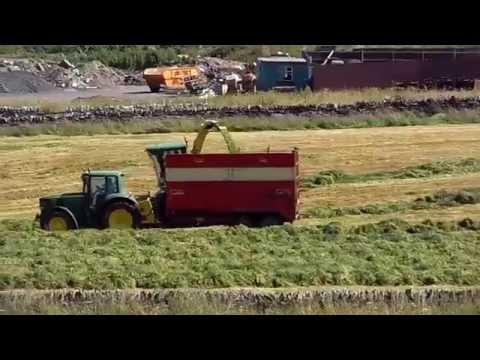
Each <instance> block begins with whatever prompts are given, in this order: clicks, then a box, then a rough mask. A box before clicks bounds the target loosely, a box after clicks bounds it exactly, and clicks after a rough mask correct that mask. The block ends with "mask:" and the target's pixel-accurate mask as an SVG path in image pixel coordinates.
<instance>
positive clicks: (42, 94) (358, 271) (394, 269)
mask: <svg viewBox="0 0 480 360" xmlns="http://www.w3.org/2000/svg"><path fill="white" fill-rule="evenodd" d="M445 51H446V50H445ZM446 52H447V55H444V56H446V57H447V58H448V59H450V56H451V57H452V58H453V57H454V60H455V61H459V62H458V63H456V64H457V65H458V64H461V62H462V61H466V62H469V63H472V62H474V60H472V59H471V58H468V56H473V55H472V53H473V54H475V51H473V50H469V53H468V54H466V53H465V52H463V53H462V51H453V50H448V51H446ZM392 53H394V52H393V51H390V52H389V53H388V54H385V53H381V52H380V51H379V50H378V49H377V50H375V51H373V50H371V51H370V52H364V53H363V54H362V53H359V52H353V53H352V52H350V53H349V54H350V55H349V56H347V55H345V53H342V52H339V53H338V54H336V56H334V55H335V54H334V53H332V52H331V50H321V51H320V50H317V51H316V52H308V54H306V56H305V57H306V59H305V61H297V60H294V61H293V62H294V63H295V64H297V65H295V66H300V67H302V66H304V65H305V66H306V65H307V64H314V69H317V70H314V71H313V72H310V74H313V75H315V74H319V73H321V72H322V71H331V72H332V74H333V73H334V72H341V71H351V70H333V68H332V70H328V69H327V70H318V68H317V67H319V66H323V67H328V66H331V67H342V66H359V65H362V64H359V63H358V60H363V61H365V62H366V63H368V64H367V66H368V67H373V66H374V64H375V61H377V62H378V57H379V56H380V57H382V58H387V59H386V60H387V62H388V63H389V65H388V66H389V67H390V68H392V66H394V65H393V64H394V61H393V60H395V61H397V62H398V60H399V57H400V56H401V54H402V53H401V52H395V54H394V55H392ZM407 53H408V52H403V56H404V57H405V59H404V60H405V61H406V60H407V58H408V57H409V56H410V60H412V61H414V62H415V61H416V62H418V63H416V64H417V65H413V64H412V63H411V62H410V65H402V66H406V67H408V66H410V69H413V67H414V66H419V67H422V69H423V70H422V71H423V73H424V74H425V73H427V72H428V71H430V70H425V68H426V67H428V61H430V60H431V59H430V60H429V56H431V53H428V52H423V53H422V52H418V51H417V52H416V53H417V54H418V53H420V54H422V55H421V56H420V58H415V56H413V55H411V53H408V54H410V55H409V56H407V55H405V54H407ZM351 54H355V56H351ZM372 54H374V55H375V56H373V55H372ZM429 54H430V55H429ZM462 54H463V55H462ZM387 55H389V56H394V58H388V56H387ZM282 56H285V55H280V59H279V55H278V54H273V60H274V61H269V60H268V57H266V56H262V57H259V58H258V61H257V62H258V63H259V64H260V63H261V64H263V65H262V66H267V67H268V69H269V70H268V71H267V74H269V75H268V76H269V78H270V80H272V79H271V77H272V76H273V75H272V74H275V71H272V72H270V70H271V69H272V68H275V67H276V66H278V64H279V63H281V64H283V63H284V60H285V59H283V58H282ZM309 56H310V58H309ZM412 56H413V59H412ZM462 56H463V57H464V58H463V59H462ZM457 57H458V58H457ZM342 59H343V60H342ZM347 59H348V61H347ZM207 60H209V64H210V65H209V66H207V67H206V68H207V69H208V70H209V71H211V72H215V75H214V76H213V77H211V79H210V80H209V81H210V82H206V83H204V86H205V87H204V88H203V89H204V90H201V91H200V90H198V88H196V90H195V89H193V88H191V89H190V90H188V89H186V91H183V90H182V91H180V92H178V91H177V90H175V91H167V90H165V91H163V90H162V91H159V93H155V92H151V91H149V87H148V86H147V85H146V84H145V83H140V81H138V82H137V84H136V85H132V84H128V83H126V82H125V79H124V77H125V78H127V79H130V80H129V81H133V80H132V76H137V75H138V72H132V73H123V74H121V76H120V75H119V73H117V72H110V70H105V69H104V68H102V67H100V68H101V69H103V70H102V71H103V72H104V73H108V74H110V75H108V76H109V79H111V78H112V76H117V77H116V79H117V81H119V82H117V83H116V84H114V85H109V84H107V83H106V82H105V80H103V81H104V82H103V83H101V82H100V78H95V79H96V81H97V83H96V84H98V86H99V87H98V88H96V89H93V88H90V89H89V88H87V87H88V86H87V84H88V83H92V82H93V80H91V79H92V78H94V76H92V73H91V72H87V71H86V70H85V72H80V70H78V71H75V72H74V69H76V68H77V67H76V66H75V65H72V64H71V63H67V64H63V65H62V66H60V65H58V61H57V62H56V63H55V64H52V65H51V67H50V69H47V63H40V64H41V65H42V66H40V67H39V66H38V64H37V66H36V70H35V71H33V70H32V71H33V72H35V74H36V76H39V77H43V76H44V75H42V74H47V73H48V74H50V73H56V74H57V73H59V69H60V68H62V69H68V71H69V72H71V74H73V75H72V76H73V80H75V81H76V82H74V83H73V84H74V85H75V86H72V81H71V80H70V82H66V81H64V82H63V84H65V86H63V85H61V86H57V88H56V89H49V90H48V89H47V90H48V91H47V90H45V89H43V88H42V89H40V90H39V92H33V93H31V92H30V93H28V94H27V93H26V92H23V93H21V92H18V93H12V92H11V91H10V92H9V93H6V94H4V95H0V164H1V167H0V198H1V199H2V202H1V204H0V310H3V312H5V311H6V312H9V313H32V312H33V313H65V312H69V311H70V312H72V313H145V314H156V313H158V314H171V313H226V314H228V313H245V314H257V313H261V314H279V313H282V314H283V313H288V314H291V313H302V314H332V313H333V314H335V313H367V314H370V313H381V314H390V313H406V314H419V313H421V314H437V313H478V311H479V310H478V304H479V303H478V301H479V298H480V296H479V291H478V287H479V286H480V272H479V271H478V269H479V266H478V265H479V264H478V255H479V252H480V244H479V243H478V241H479V231H480V186H478V174H479V173H480V145H478V144H477V143H478V141H477V140H478V138H479V137H480V127H479V125H478V122H479V120H478V119H479V117H478V115H480V100H479V97H478V89H476V88H475V80H476V79H477V74H476V73H475V71H476V70H472V69H476V68H475V67H466V66H461V65H458V66H457V65H452V66H453V68H454V70H451V71H452V72H451V73H448V71H447V73H446V74H447V75H445V76H447V77H448V76H450V79H449V81H446V80H445V76H443V75H442V76H439V77H438V79H439V80H438V81H437V82H436V84H435V86H433V85H432V82H431V81H430V80H431V79H427V78H429V76H423V75H422V76H420V78H418V79H413V78H412V76H411V74H413V73H414V72H415V71H416V70H412V72H410V73H409V74H410V75H409V76H407V77H405V78H402V79H400V78H395V84H393V85H392V84H390V85H392V86H390V85H389V86H386V88H382V87H383V85H381V84H380V83H378V84H374V85H378V86H379V87H374V88H372V87H369V86H368V85H369V84H360V83H361V81H360V80H358V79H359V78H357V80H356V81H357V83H356V84H357V85H358V84H360V85H362V86H360V88H357V87H356V86H352V87H351V88H350V86H347V88H343V87H342V88H341V89H337V90H336V91H332V90H331V89H328V88H323V85H321V84H320V82H319V80H315V78H313V80H312V79H310V80H308V81H306V80H305V81H306V82H305V84H304V83H302V84H300V83H295V82H294V80H295V79H293V78H287V79H283V80H281V82H280V83H277V82H275V81H273V80H272V81H273V82H271V83H270V84H271V85H268V86H267V85H265V84H266V83H267V82H262V81H263V80H261V78H262V76H263V75H261V74H259V73H258V72H257V73H256V81H257V82H256V88H253V90H252V91H246V90H245V88H244V87H242V86H240V87H239V88H238V89H237V90H235V91H236V92H235V93H231V92H230V93H228V87H224V88H223V90H219V88H218V86H217V85H218V82H219V83H222V81H220V80H218V79H219V78H221V76H219V74H220V73H221V74H223V75H222V76H226V75H225V73H224V72H222V71H224V70H222V71H220V70H218V69H217V68H214V67H213V66H212V65H211V64H212V63H214V64H216V66H219V65H218V64H220V62H214V61H213V60H211V58H208V57H207ZM270 60H271V59H270ZM280 60H281V61H280ZM340 60H342V61H344V65H341V64H339V61H340ZM352 60H355V61H352ZM367 60H368V61H367ZM332 61H333V64H332ZM369 61H370V62H369ZM432 61H433V60H432ZM439 61H440V62H442V63H443V64H446V62H447V60H446V58H443V59H440V60H439ZM448 61H450V60H448ZM347 62H351V64H350V65H345V64H346V63H347ZM315 63H316V65H315ZM420 63H421V64H420ZM203 64H205V62H203ZM221 64H223V63H221ZM232 64H234V65H235V64H236V63H234V62H231V63H229V66H230V68H229V69H230V70H231V67H232V66H233V65H232ZM265 64H267V65H265ZM322 64H324V65H322ZM7 65H8V66H10V67H12V66H19V65H15V63H14V62H9V63H7ZM25 66H26V65H25ZM34 66H35V65H34ZM282 66H283V65H282ZM286 66H287V67H288V68H289V69H290V68H291V66H290V65H286ZM381 66H387V65H385V64H384V65H381ZM445 66H446V65H445ZM98 67H99V66H98V65H97V68H98ZM259 68H261V67H259ZM439 68H440V67H438V68H437V69H439ZM458 68H463V69H469V70H468V71H469V73H468V74H464V75H465V76H463V75H462V76H460V74H459V73H458V71H457V70H458ZM82 69H83V68H82ZM88 69H91V68H88ZM212 69H215V71H214V70H212ZM443 69H444V68H443ZM25 70H28V69H22V71H25ZM42 70H43V71H42ZM230 70H229V71H230ZM291 70H292V71H293V74H297V73H299V72H300V73H301V74H307V75H305V76H308V71H307V72H303V70H300V71H297V70H296V68H295V69H293V66H292V69H291ZM15 71H18V70H16V69H13V71H12V69H10V70H9V71H8V73H12V72H15ZM82 71H83V70H82ZM89 71H90V70H89ZM162 71H163V70H162ZM392 71H393V72H394V73H395V74H397V73H396V72H395V71H396V70H392ZM449 71H450V70H449ZM287 72H288V74H287V75H288V76H290V75H291V73H290V70H288V71H287ZM401 73H402V74H406V73H407V72H405V71H403V70H402V71H401ZM111 74H115V75H111ZM282 74H283V73H282ZM417 74H418V73H417ZM429 74H432V72H430V73H429ZM452 74H453V75H454V76H453V75H452ZM283 75H284V74H283ZM283 75H282V76H283ZM123 76H124V77H123ZM302 76H303V75H302ZM329 76H330V75H329ZM332 76H333V75H332ZM342 76H343V75H342ZM395 76H397V75H395ZM452 76H453V80H452ZM478 78H480V75H479V76H478ZM1 79H2V78H1V77H0V82H1ZM9 79H10V78H9ZM212 79H214V80H212ZM302 79H303V77H302ZM328 79H329V80H328V81H333V80H332V77H329V78H328ZM425 79H427V80H428V81H427V85H428V86H426V85H425V81H424V80H425ZM440 79H443V80H442V81H443V82H442V83H440ZM87 80H88V81H87ZM9 81H10V80H9ZM122 81H123V83H121V82H122ZM187 81H190V80H187ZM302 81H303V80H302ZM325 81H327V80H325ZM362 81H363V80H362ZM376 81H379V82H382V81H384V79H377V80H376ZM402 81H403V82H404V83H407V82H408V83H409V87H408V88H404V86H403V85H405V84H403V85H402V84H399V82H402ZM415 81H417V83H416V84H413V83H414V82H415ZM445 81H446V82H445ZM288 82H293V85H292V83H288ZM307 83H308V84H307ZM78 84H80V85H81V86H83V88H82V89H80V88H79V85H78ZM187 84H188V83H187ZM205 84H206V85H205ZM229 84H231V83H229ZM315 84H316V85H315ZM325 84H326V83H325ZM43 85H45V84H43ZM43 85H42V86H43ZM77 85H78V86H77ZM104 85H107V86H105V87H102V86H104ZM304 85H306V86H307V87H308V86H312V89H305V87H304ZM347 85H348V84H347ZM363 85H367V86H366V88H363ZM374 85H372V86H374ZM380 85H381V86H380ZM198 86H200V85H198ZM234 86H235V87H236V86H237V84H236V83H235V85H234ZM422 86H426V87H428V88H425V89H424V88H422ZM288 87H295V90H293V89H291V88H290V89H286V88H288ZM316 87H317V88H316ZM10 88H11V89H14V86H13V85H10ZM65 88H69V89H67V90H65ZM187 88H188V86H187ZM205 89H207V90H208V89H210V90H211V91H210V90H208V91H207V90H205ZM193 90H195V91H193ZM222 91H223V92H224V93H222ZM286 91H294V92H286ZM207 119H214V120H216V121H217V122H218V123H219V124H222V125H225V126H227V128H228V129H229V130H230V131H231V134H230V135H231V137H232V138H233V140H234V142H235V145H236V146H237V147H238V149H239V154H244V153H247V154H248V153H255V154H262V156H264V157H266V156H270V155H266V154H277V153H281V152H290V151H292V149H294V148H295V149H297V150H296V151H298V169H299V180H298V190H299V202H298V205H297V206H298V208H297V211H298V218H297V219H295V221H293V223H291V224H290V223H287V224H284V225H279V226H267V227H261V228H257V227H255V226H249V224H246V223H241V224H238V225H235V226H227V224H225V225H220V226H209V227H201V228H197V227H196V226H189V227H187V228H168V229H162V228H156V229H105V230H98V229H91V228H90V229H83V228H82V229H79V230H75V231H45V230H42V229H41V228H40V224H39V223H38V221H36V220H35V216H36V215H37V214H38V213H39V198H42V197H45V196H47V195H52V194H60V193H64V194H71V193H74V192H78V191H82V181H81V179H80V175H81V174H82V172H84V171H87V169H91V170H92V171H94V170H116V171H120V172H122V173H123V174H124V175H125V177H124V182H125V183H126V186H127V188H128V191H129V192H131V193H133V194H146V193H149V192H153V191H154V190H155V189H156V187H157V186H158V178H157V179H156V178H155V176H156V171H157V170H156V168H154V167H153V166H152V162H151V160H150V159H149V157H148V156H147V155H148V154H147V153H146V151H145V149H147V148H148V147H149V146H151V145H152V144H176V143H183V142H184V141H186V143H187V144H190V146H192V145H191V144H195V141H196V138H197V136H199V134H198V133H197V131H199V129H200V127H201V124H203V123H204V122H205V120H207ZM224 140H225V139H224V138H223V137H222V134H220V133H215V132H213V133H211V134H210V135H208V139H207V140H206V142H205V145H204V147H203V148H202V154H206V157H205V159H208V156H209V154H223V155H225V154H228V152H232V151H233V150H231V148H230V145H229V143H228V142H227V147H228V149H227V147H226V144H225V141H224ZM169 146H170V145H169ZM187 155H188V156H190V154H186V158H188V156H187ZM197 155H198V154H197ZM230 155H231V156H233V155H234V154H233V153H232V154H230ZM168 156H170V155H168ZM168 156H167V158H168ZM176 156H182V155H176ZM199 156H200V155H199ZM271 156H272V159H273V156H276V155H271ZM222 161H225V160H222ZM168 164H171V162H170V163H169V162H168V160H167V165H168ZM169 166H171V165H169ZM282 166H283V165H282ZM168 171H169V170H168V167H167V176H168ZM257 171H258V169H257ZM269 171H270V172H271V174H273V173H272V170H269ZM207 173H208V172H207ZM157 176H158V175H157ZM167 179H168V177H167ZM167 183H168V181H167ZM295 186H297V185H295ZM288 222H290V221H288ZM114 293H115V294H116V295H114ZM114 297H115V298H116V299H117V300H118V303H113V302H112V301H111V300H112V299H113V298H114ZM56 298H58V299H61V300H59V301H52V299H56ZM92 303H93V304H96V305H95V306H92Z"/></svg>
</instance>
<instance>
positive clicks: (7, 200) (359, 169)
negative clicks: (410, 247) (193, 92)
mask: <svg viewBox="0 0 480 360" xmlns="http://www.w3.org/2000/svg"><path fill="white" fill-rule="evenodd" d="M184 136H186V138H187V139H188V141H189V143H190V144H191V143H192V141H193V139H194V136H195V134H194V133H168V134H144V135H94V136H75V137H63V136H45V135H42V136H33V137H1V142H0V164H1V165H2V166H1V167H0V179H1V181H0V197H1V198H2V202H1V203H0V217H1V218H11V217H24V218H32V217H33V216H34V214H35V211H37V199H38V197H40V196H44V195H48V194H52V193H58V192H68V191H77V190H79V189H80V172H81V170H82V169H87V168H90V169H92V170H93V169H119V170H122V171H124V172H125V174H126V181H127V185H128V188H129V189H130V190H131V191H132V192H134V193H139V192H140V193H141V192H147V191H149V190H154V189H155V178H154V172H153V168H152V164H151V162H150V160H149V159H148V157H147V154H146V153H145V151H144V150H145V148H146V147H147V146H148V145H150V144H154V143H162V142H171V141H180V142H182V141H183V137H184ZM233 136H234V138H235V140H236V142H237V144H238V145H239V146H240V148H241V150H242V151H264V150H265V149H266V148H267V146H270V150H271V151H277V150H278V151H282V150H289V149H291V148H293V147H298V148H299V151H300V158H301V163H300V170H301V175H302V177H304V178H310V177H314V176H315V175H318V173H320V172H325V171H329V170H335V171H337V172H344V173H345V174H349V176H353V177H355V176H359V177H360V178H362V176H363V177H364V178H365V176H366V177H367V178H368V180H369V181H366V182H365V181H357V180H358V179H355V178H354V180H355V181H353V182H350V183H341V182H337V183H335V184H332V185H328V186H315V187H312V188H304V189H303V190H302V194H301V195H302V196H301V201H302V210H305V211H307V210H308V209H312V208H319V207H321V208H325V207H336V208H338V207H346V206H359V205H366V204H377V203H382V202H395V201H411V200H414V199H415V198H416V197H419V196H426V195H429V194H431V193H433V192H435V191H437V190H439V189H452V190H454V189H464V188H475V187H478V175H477V173H476V172H468V171H466V170H472V169H471V166H470V165H469V164H470V163H469V162H468V161H470V160H468V161H467V162H466V163H463V162H462V161H465V160H466V159H470V158H471V159H480V142H478V139H479V137H480V126H479V125H475V124H470V125H448V126H446V125H444V126H418V127H388V128H372V129H339V130H309V131H294V130H292V131H288V132H287V131H282V132H275V131H264V132H236V133H234V135H233ZM225 150H226V147H225V144H224V143H223V140H222V137H221V136H220V135H219V134H216V133H212V134H210V135H209V138H208V139H207V141H206V145H205V151H206V152H221V151H225ZM439 161H440V162H441V161H443V162H447V164H449V166H457V167H456V168H455V167H454V169H453V170H452V171H447V172H443V173H442V172H441V171H440V173H438V172H437V173H432V174H431V176H427V177H420V176H418V177H410V178H398V177H395V176H390V177H388V176H387V175H385V174H384V173H389V172H392V171H393V172H395V171H403V170H402V169H405V168H409V167H418V166H419V165H422V164H432V163H433V164H437V163H438V162H439ZM472 161H473V165H472V166H473V170H472V171H474V170H475V164H476V162H475V161H476V160H472ZM452 164H453V165H452ZM455 164H456V165H455ZM459 164H460V165H462V164H464V165H465V164H466V166H460V167H459ZM448 169H450V167H448V166H447V170H448ZM417 170H418V169H417ZM371 173H377V175H378V173H381V174H383V175H382V176H383V178H378V176H377V178H374V177H372V176H370V178H369V176H368V175H365V174H371ZM385 177H387V178H385ZM452 209H453V208H452ZM452 209H451V210H452ZM447 210H448V209H447ZM455 210H458V209H457V208H455ZM452 211H453V210H452ZM477 213H478V211H477ZM466 215H467V216H468V215H469V214H468V213H467V214H466ZM446 216H449V215H448V214H447V215H446ZM357 219H358V217H357ZM369 219H371V218H369Z"/></svg>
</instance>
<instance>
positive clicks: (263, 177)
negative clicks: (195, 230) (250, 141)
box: [165, 150, 299, 226]
mask: <svg viewBox="0 0 480 360" xmlns="http://www.w3.org/2000/svg"><path fill="white" fill-rule="evenodd" d="M165 175H166V176H165V179H166V187H165V188H166V191H165V195H166V197H165V201H166V203H165V220H166V222H167V223H170V224H174V225H181V224H190V223H192V222H194V223H197V224H198V225H200V224H202V225H213V224H238V223H243V224H245V225H260V226H269V225H275V224H281V223H284V222H293V221H294V220H295V219H296V217H297V215H298V189H299V168H298V152H297V151H296V150H293V151H291V152H284V153H281V152H275V153H269V152H266V153H233V154H186V153H185V154H169V155H167V156H166V158H165Z"/></svg>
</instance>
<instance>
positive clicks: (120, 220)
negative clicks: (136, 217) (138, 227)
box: [108, 209, 133, 229]
mask: <svg viewBox="0 0 480 360" xmlns="http://www.w3.org/2000/svg"><path fill="white" fill-rule="evenodd" d="M108 226H109V227H111V228H114V229H125V228H132V227H133V217H132V214H130V213H129V212H128V211H127V210H125V209H116V210H113V211H112V212H111V213H110V215H109V217H108Z"/></svg>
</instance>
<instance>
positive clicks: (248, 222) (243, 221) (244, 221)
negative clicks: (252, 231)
mask: <svg viewBox="0 0 480 360" xmlns="http://www.w3.org/2000/svg"><path fill="white" fill-rule="evenodd" d="M235 223H236V224H237V225H244V226H247V227H253V226H254V221H253V218H252V217H251V216H249V215H240V216H239V217H238V218H237V221H236V222H235Z"/></svg>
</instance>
